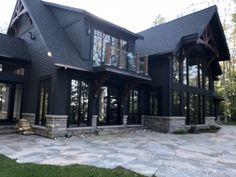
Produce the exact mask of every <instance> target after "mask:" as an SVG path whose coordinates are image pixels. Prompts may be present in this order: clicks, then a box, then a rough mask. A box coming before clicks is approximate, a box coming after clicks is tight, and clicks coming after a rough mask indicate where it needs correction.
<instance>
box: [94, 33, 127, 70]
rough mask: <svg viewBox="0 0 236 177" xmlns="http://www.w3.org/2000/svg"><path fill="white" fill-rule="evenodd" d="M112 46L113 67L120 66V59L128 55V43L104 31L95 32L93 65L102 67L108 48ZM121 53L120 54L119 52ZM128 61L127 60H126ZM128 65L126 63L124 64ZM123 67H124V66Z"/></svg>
mask: <svg viewBox="0 0 236 177" xmlns="http://www.w3.org/2000/svg"><path fill="white" fill-rule="evenodd" d="M107 44H110V46H111V58H110V61H111V65H113V66H118V57H119V55H121V56H120V57H121V58H122V57H125V56H126V53H127V41H125V40H122V39H119V38H116V37H114V36H111V35H108V34H106V33H104V32H102V31H99V30H96V29H95V30H94V37H93V52H92V54H93V65H94V66H101V65H102V64H104V61H105V56H106V46H107ZM120 50H121V52H120V53H119V51H120ZM124 61H126V60H124ZM123 65H126V63H123ZM123 65H122V66H123Z"/></svg>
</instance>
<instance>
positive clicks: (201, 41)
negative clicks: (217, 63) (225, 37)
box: [197, 39, 219, 57]
mask: <svg viewBox="0 0 236 177" xmlns="http://www.w3.org/2000/svg"><path fill="white" fill-rule="evenodd" d="M197 43H198V44H203V45H205V46H206V47H207V48H209V49H210V50H211V51H212V52H213V54H215V55H216V56H217V57H218V56H219V53H218V51H217V50H216V49H215V48H214V47H213V46H211V45H210V44H209V43H207V42H205V41H204V40H202V39H198V41H197Z"/></svg>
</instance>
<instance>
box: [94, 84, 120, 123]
mask: <svg viewBox="0 0 236 177" xmlns="http://www.w3.org/2000/svg"><path fill="white" fill-rule="evenodd" d="M119 101H120V100H119V89H117V88H115V87H107V86H103V87H101V91H100V94H99V113H98V125H119V124H120V123H121V121H120V116H119V115H120V111H119V110H120V106H119V105H120V104H119Z"/></svg>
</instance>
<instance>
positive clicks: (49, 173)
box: [0, 155, 144, 177]
mask: <svg viewBox="0 0 236 177" xmlns="http://www.w3.org/2000/svg"><path fill="white" fill-rule="evenodd" d="M0 169H1V170H0V177H144V176H142V175H139V174H136V173H134V172H131V171H129V170H126V169H124V168H121V167H118V168H115V169H114V170H111V169H104V168H96V167H91V166H85V165H70V166H54V165H37V164H29V163H28V164H18V163H16V162H15V161H14V160H11V159H9V158H6V157H4V156H2V155H0Z"/></svg>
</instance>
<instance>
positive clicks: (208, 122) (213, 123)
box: [205, 117, 217, 126]
mask: <svg viewBox="0 0 236 177" xmlns="http://www.w3.org/2000/svg"><path fill="white" fill-rule="evenodd" d="M205 124H206V125H208V126H216V125H217V124H216V117H206V118H205Z"/></svg>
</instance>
